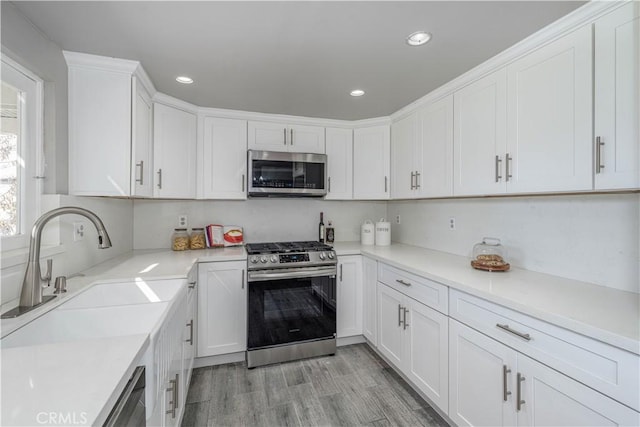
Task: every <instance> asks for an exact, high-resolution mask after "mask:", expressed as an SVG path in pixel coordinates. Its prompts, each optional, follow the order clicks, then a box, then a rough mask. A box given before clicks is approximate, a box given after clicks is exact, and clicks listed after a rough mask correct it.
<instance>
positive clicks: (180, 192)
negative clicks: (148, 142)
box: [153, 103, 196, 199]
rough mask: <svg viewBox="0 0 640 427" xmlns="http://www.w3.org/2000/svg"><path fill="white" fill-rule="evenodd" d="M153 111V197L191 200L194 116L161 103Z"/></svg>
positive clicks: (194, 155) (194, 139)
mask: <svg viewBox="0 0 640 427" xmlns="http://www.w3.org/2000/svg"><path fill="white" fill-rule="evenodd" d="M153 108H154V110H153V153H154V156H153V166H154V169H155V173H156V176H155V186H154V196H155V197H160V198H163V197H167V198H175V199H195V197H196V116H195V114H191V113H188V112H186V111H182V110H179V109H177V108H173V107H169V106H167V105H164V104H157V103H156V104H154V107H153Z"/></svg>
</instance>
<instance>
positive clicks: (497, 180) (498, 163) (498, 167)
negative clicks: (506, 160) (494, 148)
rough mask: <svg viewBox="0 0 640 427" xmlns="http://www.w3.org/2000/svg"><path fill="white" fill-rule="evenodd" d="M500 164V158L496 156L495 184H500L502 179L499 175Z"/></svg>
mask: <svg viewBox="0 0 640 427" xmlns="http://www.w3.org/2000/svg"><path fill="white" fill-rule="evenodd" d="M500 163H502V160H501V159H500V156H496V182H500V180H501V179H502V175H500Z"/></svg>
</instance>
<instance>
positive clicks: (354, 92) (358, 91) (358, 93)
mask: <svg viewBox="0 0 640 427" xmlns="http://www.w3.org/2000/svg"><path fill="white" fill-rule="evenodd" d="M350 95H351V96H362V95H364V91H363V90H362V89H354V90H352V91H351V93H350Z"/></svg>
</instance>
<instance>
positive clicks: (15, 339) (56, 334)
mask: <svg viewBox="0 0 640 427" xmlns="http://www.w3.org/2000/svg"><path fill="white" fill-rule="evenodd" d="M74 299H75V298H74ZM168 304H169V303H168V302H159V303H157V304H129V305H124V306H112V307H92V308H78V309H75V310H62V309H61V308H62V307H59V308H57V309H54V310H52V311H50V312H48V313H47V314H45V315H43V316H41V317H39V318H38V319H36V320H34V321H33V322H31V323H29V324H27V325H26V326H24V327H22V328H20V329H18V330H17V331H15V332H14V333H12V334H10V335H8V336H6V337H4V338H3V339H2V341H1V342H0V346H1V347H2V348H10V347H23V346H33V345H42V344H52V343H59V342H70V341H81V340H90V339H96V338H106V337H117V336H125V335H135V334H149V333H151V332H153V329H154V327H155V326H156V325H157V324H159V322H158V321H159V320H160V318H161V317H162V315H163V313H164V312H165V311H166V309H167V306H168Z"/></svg>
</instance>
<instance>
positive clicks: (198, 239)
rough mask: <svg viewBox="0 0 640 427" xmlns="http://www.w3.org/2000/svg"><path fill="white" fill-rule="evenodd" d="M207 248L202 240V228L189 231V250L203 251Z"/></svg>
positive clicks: (203, 239)
mask: <svg viewBox="0 0 640 427" xmlns="http://www.w3.org/2000/svg"><path fill="white" fill-rule="evenodd" d="M206 247H207V242H206V240H205V238H204V228H202V227H194V228H192V229H191V235H190V236H189V248H191V249H204V248H206Z"/></svg>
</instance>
